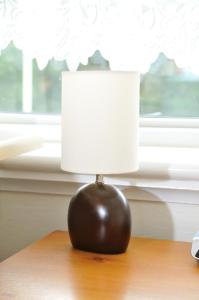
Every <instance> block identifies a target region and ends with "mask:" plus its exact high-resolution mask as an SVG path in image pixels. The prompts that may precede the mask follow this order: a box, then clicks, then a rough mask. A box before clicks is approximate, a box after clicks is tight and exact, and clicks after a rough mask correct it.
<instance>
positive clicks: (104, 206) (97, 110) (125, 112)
mask: <svg viewBox="0 0 199 300" xmlns="http://www.w3.org/2000/svg"><path fill="white" fill-rule="evenodd" d="M139 83H140V77H139V74H138V73H137V72H112V71H78V72H63V73H62V159H61V168H62V169H63V170H65V171H68V172H73V173H81V174H95V175H96V182H94V183H91V184H86V185H84V186H83V187H81V188H80V189H79V190H78V191H77V192H76V194H75V195H74V196H73V197H72V199H71V201H70V204H69V209H68V230H69V236H70V239H71V242H72V245H73V247H74V248H77V249H80V250H85V251H90V252H95V253H105V254H116V253H123V252H125V251H126V249H127V246H128V242H129V239H130V234H131V216H130V209H129V205H128V201H127V200H126V198H125V197H124V195H123V194H122V192H121V191H120V190H119V189H118V188H116V187H114V186H112V185H109V184H106V183H104V182H103V175H105V174H119V173H128V172H133V171H135V170H137V168H138V158H137V151H138V120H139Z"/></svg>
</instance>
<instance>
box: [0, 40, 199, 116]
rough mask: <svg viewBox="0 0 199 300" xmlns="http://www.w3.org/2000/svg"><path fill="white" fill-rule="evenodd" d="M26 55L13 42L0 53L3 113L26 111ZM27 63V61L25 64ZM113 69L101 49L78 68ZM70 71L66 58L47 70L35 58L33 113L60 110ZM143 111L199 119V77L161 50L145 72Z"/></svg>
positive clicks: (151, 114) (154, 114)
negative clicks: (63, 80) (63, 83)
mask: <svg viewBox="0 0 199 300" xmlns="http://www.w3.org/2000/svg"><path fill="white" fill-rule="evenodd" d="M22 58H23V56H22V52H21V51H20V50H18V49H16V48H15V47H14V46H13V45H12V44H10V45H9V47H7V49H5V50H4V51H2V54H1V55H0V111H1V112H22V107H23V104H22V103H23V100H22V95H23V93H22V91H23V83H22V77H23V76H22V75H23V74H22V72H23V71H22V69H23V64H22V63H23V60H22ZM25 63H26V60H24V66H25ZM109 69H110V67H109V62H108V61H107V60H105V59H104V58H103V57H102V55H101V54H100V52H99V51H96V52H95V53H94V55H93V56H92V57H90V58H89V59H88V64H87V65H83V64H80V65H79V68H78V70H109ZM24 70H25V68H24ZM66 70H68V67H67V63H66V62H65V61H60V62H59V61H55V60H54V59H52V60H51V61H50V62H49V63H48V65H47V67H46V68H45V69H44V70H39V68H38V66H37V62H36V61H35V60H33V62H32V112H33V113H46V114H59V113H60V111H61V73H62V71H66ZM30 76H31V74H30ZM26 86H27V85H26ZM30 95H31V91H30ZM24 101H25V99H24ZM140 113H141V116H142V117H153V118H154V117H173V118H199V76H197V75H194V74H191V73H190V72H188V71H186V70H183V69H180V68H179V67H178V66H177V65H176V64H175V62H174V61H173V60H171V59H168V58H167V57H166V56H165V55H164V54H163V53H160V54H159V56H158V57H157V59H156V61H155V62H154V63H152V64H151V67H150V69H149V71H148V72H147V73H146V74H143V75H141V86H140Z"/></svg>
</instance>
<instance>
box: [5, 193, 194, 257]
mask: <svg viewBox="0 0 199 300" xmlns="http://www.w3.org/2000/svg"><path fill="white" fill-rule="evenodd" d="M69 198H70V196H64V195H55V194H54V195H53V194H39V193H38V194H37V193H25V192H23V193H22V192H9V191H7V192H6V191H2V192H0V260H3V259H5V258H6V257H8V256H10V255H12V254H14V253H16V252H17V251H19V250H20V249H22V248H24V247H25V246H26V245H28V244H30V243H32V242H33V241H36V240H38V239H40V238H42V237H43V236H45V235H46V234H48V233H49V232H51V231H53V230H57V229H61V230H66V226H67V225H66V224H67V207H68V203H69ZM146 198H147V197H146ZM154 199H155V198H154ZM129 202H130V207H131V212H132V223H133V228H132V234H133V235H134V236H148V237H154V238H160V239H175V240H185V241H190V240H191V238H192V236H193V234H194V233H195V232H196V231H197V230H199V221H198V219H199V218H198V216H199V205H196V204H183V203H166V202H161V199H156V200H155V201H149V200H146V201H145V200H130V201H129Z"/></svg>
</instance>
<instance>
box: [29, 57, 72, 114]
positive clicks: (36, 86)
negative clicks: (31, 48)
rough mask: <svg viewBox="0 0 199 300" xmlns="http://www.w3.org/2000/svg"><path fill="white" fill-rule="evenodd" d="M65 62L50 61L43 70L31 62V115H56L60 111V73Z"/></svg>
mask: <svg viewBox="0 0 199 300" xmlns="http://www.w3.org/2000/svg"><path fill="white" fill-rule="evenodd" d="M67 69H68V68H67V65H66V62H65V61H62V62H59V61H55V60H54V59H52V60H51V61H50V62H49V63H48V65H47V66H46V68H45V69H44V70H39V68H38V66H37V62H36V61H35V59H34V60H33V113H47V114H57V113H60V110H61V73H62V71H66V70H67Z"/></svg>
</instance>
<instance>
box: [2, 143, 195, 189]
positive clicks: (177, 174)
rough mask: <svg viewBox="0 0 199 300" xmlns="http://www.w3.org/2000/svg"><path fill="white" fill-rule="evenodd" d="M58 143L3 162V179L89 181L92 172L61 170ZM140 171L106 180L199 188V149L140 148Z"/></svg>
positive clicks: (145, 184) (145, 185)
mask: <svg viewBox="0 0 199 300" xmlns="http://www.w3.org/2000/svg"><path fill="white" fill-rule="evenodd" d="M60 156H61V147H60V144H59V143H51V144H45V145H44V146H43V147H42V148H40V149H38V150H34V151H31V152H29V153H26V154H23V155H20V156H18V157H15V158H12V159H7V160H4V161H1V162H0V178H1V181H2V180H3V181H2V182H5V180H11V179H16V180H19V179H20V180H26V181H27V180H31V181H46V182H63V183H64V182H68V183H87V182H92V181H94V180H95V177H94V176H93V175H78V174H72V173H67V172H63V171H62V170H61V169H60ZM139 161H140V163H139V165H140V168H139V170H138V171H137V172H135V173H131V174H124V175H109V176H105V178H104V179H105V182H106V183H111V184H115V185H119V186H123V187H140V188H159V189H161V188H163V189H176V190H191V191H199V181H198V180H199V148H174V147H140V149H139Z"/></svg>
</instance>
